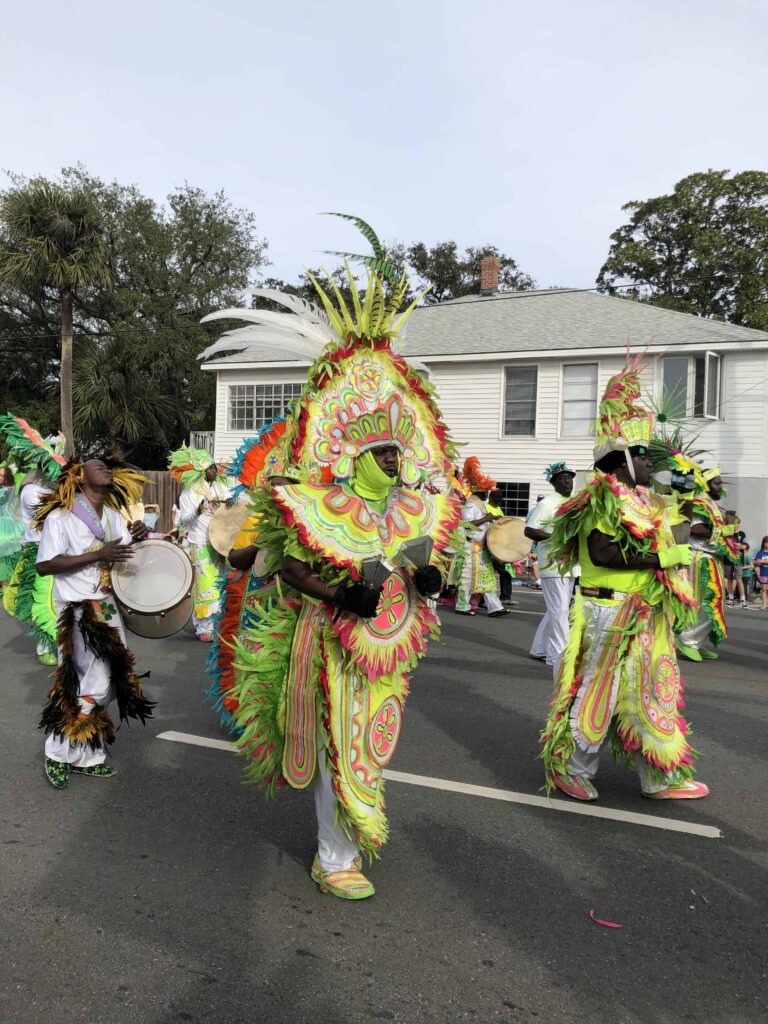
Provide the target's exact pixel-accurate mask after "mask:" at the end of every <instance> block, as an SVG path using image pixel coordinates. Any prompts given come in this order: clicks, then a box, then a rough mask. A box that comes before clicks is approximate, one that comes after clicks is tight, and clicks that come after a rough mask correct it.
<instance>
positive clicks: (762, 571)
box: [752, 537, 768, 611]
mask: <svg viewBox="0 0 768 1024" xmlns="http://www.w3.org/2000/svg"><path fill="white" fill-rule="evenodd" d="M752 562H753V564H754V566H755V582H756V583H757V585H758V587H759V588H760V607H761V608H762V610H763V611H766V610H767V609H768V537H763V539H762V541H761V543H760V549H759V550H758V551H756V552H755V557H754V558H753V559H752Z"/></svg>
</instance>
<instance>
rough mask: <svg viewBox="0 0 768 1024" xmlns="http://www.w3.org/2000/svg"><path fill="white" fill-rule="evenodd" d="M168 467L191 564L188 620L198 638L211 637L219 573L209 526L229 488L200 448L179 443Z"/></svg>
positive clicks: (218, 605) (217, 603) (225, 500)
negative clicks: (176, 486)
mask: <svg viewBox="0 0 768 1024" xmlns="http://www.w3.org/2000/svg"><path fill="white" fill-rule="evenodd" d="M168 468H169V470H170V472H171V474H172V475H173V476H175V477H176V479H177V480H179V481H180V482H181V483H182V484H183V486H184V490H183V491H182V492H181V496H180V498H179V523H180V525H181V528H182V529H183V530H184V531H185V532H186V535H187V540H188V541H189V556H190V558H191V560H192V564H193V565H194V567H195V582H194V590H193V601H194V606H193V611H192V622H193V623H194V626H195V633H196V635H197V639H198V640H202V641H204V642H210V641H212V640H213V628H214V617H215V616H216V615H217V613H218V612H219V611H220V610H221V591H220V583H219V574H220V572H221V571H222V569H223V568H224V563H223V560H222V558H221V556H220V555H219V554H218V553H217V552H216V551H215V550H214V548H213V547H212V546H211V542H210V537H209V533H208V531H209V527H210V525H211V519H212V518H213V514H214V512H216V510H217V509H218V508H220V507H221V506H222V505H226V506H228V507H229V506H230V505H231V504H232V502H231V490H230V487H229V483H228V478H227V475H226V473H225V472H224V470H223V469H221V468H220V467H219V466H217V465H216V463H215V462H214V460H213V456H212V455H211V454H210V453H209V452H207V451H204V450H202V449H199V448H198V449H195V448H189V447H187V445H182V446H181V448H179V449H178V450H177V451H175V452H173V453H172V454H171V456H170V458H169V460H168Z"/></svg>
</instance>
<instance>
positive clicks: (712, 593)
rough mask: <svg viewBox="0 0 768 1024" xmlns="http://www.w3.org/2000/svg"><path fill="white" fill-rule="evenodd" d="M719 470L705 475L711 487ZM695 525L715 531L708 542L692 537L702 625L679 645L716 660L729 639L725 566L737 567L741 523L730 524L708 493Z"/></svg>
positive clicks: (692, 573)
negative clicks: (712, 480) (725, 564)
mask: <svg viewBox="0 0 768 1024" xmlns="http://www.w3.org/2000/svg"><path fill="white" fill-rule="evenodd" d="M719 474H720V469H719V467H717V468H715V469H712V470H709V471H707V472H705V473H704V474H703V476H704V479H705V481H707V483H708V482H709V480H711V479H713V478H714V477H715V476H719ZM691 523H692V525H694V526H695V525H696V524H701V525H704V526H706V527H708V529H709V530H710V531H711V532H710V534H709V537H708V538H706V539H705V538H701V537H696V536H695V534H692V535H691V546H692V547H693V561H692V562H691V565H690V568H689V578H690V581H691V586H692V588H693V592H694V594H695V595H696V600H697V601H698V603H699V615H698V621H697V622H696V623H694V624H693V625H691V626H688V627H687V628H686V629H682V630H681V631H680V634H679V639H678V644H679V645H680V646H681V648H682V649H683V650H684V651H685V650H686V649H687V652H690V651H693V652H694V654H698V655H699V657H705V658H706V657H710V658H712V657H716V655H715V650H716V648H718V647H719V646H720V644H721V643H722V642H723V640H725V638H726V636H727V635H728V628H727V626H726V622H725V596H726V595H725V576H724V574H723V564H724V562H730V563H732V564H734V565H736V564H737V563H738V561H739V548H738V544H737V542H736V539H735V537H734V534H735V533H736V531H737V530H738V529H739V523H738V522H736V523H728V522H727V521H726V517H725V512H724V511H723V509H722V508H721V507H720V506H719V505H718V504H717V502H716V501H715V500H714V499H713V498H712V497H711V496H710V495H709V494H708V493H706V491H702V492H701V493H699V494H697V495H696V497H695V498H694V499H693V518H692V519H691Z"/></svg>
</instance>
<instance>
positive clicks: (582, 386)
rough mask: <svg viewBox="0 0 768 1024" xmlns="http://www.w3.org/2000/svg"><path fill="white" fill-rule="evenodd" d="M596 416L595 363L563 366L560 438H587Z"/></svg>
mask: <svg viewBox="0 0 768 1024" xmlns="http://www.w3.org/2000/svg"><path fill="white" fill-rule="evenodd" d="M596 416H597V363H570V364H568V363H567V364H565V365H564V366H563V412H562V419H561V426H560V436H561V437H587V435H588V434H591V433H592V430H593V427H594V423H595V417H596Z"/></svg>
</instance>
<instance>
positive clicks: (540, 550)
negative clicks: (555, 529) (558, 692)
mask: <svg viewBox="0 0 768 1024" xmlns="http://www.w3.org/2000/svg"><path fill="white" fill-rule="evenodd" d="M544 476H545V477H546V479H547V480H548V481H549V482H550V483H551V484H552V486H553V487H554V489H555V490H554V493H553V494H550V495H548V497H546V498H544V499H543V500H541V501H540V502H539V503H538V504H537V505H536V507H535V508H533V509H531V511H530V512H529V513H528V518H527V519H526V521H525V536H526V537H528V539H529V540H532V541H535V542H536V544H537V552H536V553H537V557H538V563H539V579H540V581H541V589H542V593H543V594H544V603H545V604H546V606H547V611H546V614H545V615H544V618H543V619H542V620H541V622H540V623H539V628H538V629H537V630H536V636H535V637H534V638H533V644H532V646H531V657H532V658H536V660H537V661H544V662H546V663H547V665H551V666H553V667H554V666H555V665H556V664H557V662H558V661H559V659H560V655H561V654H562V653H563V651H564V650H565V647H566V644H567V643H568V613H569V609H570V606H571V598H572V597H573V588H574V584H575V582H576V576H577V575H578V571H577V570H575V571H574V572H573V573H567V574H566V575H565V576H562V577H561V576H560V573H559V572H558V570H557V569H556V568H555V567H554V566H551V565H550V564H549V558H548V547H547V541H548V540H549V538H550V536H551V533H552V529H551V527H552V520H553V518H554V516H555V514H556V512H557V509H558V508H559V506H560V505H562V504H563V502H564V501H565V499H566V498H569V497H570V496H571V494H572V493H573V481H574V478H575V476H576V473H575V471H574V470H573V469H571V468H570V467H569V466H568V465H567V463H565V462H553V463H552V464H551V465H549V466H547V468H546V469H545V470H544Z"/></svg>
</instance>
